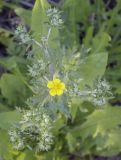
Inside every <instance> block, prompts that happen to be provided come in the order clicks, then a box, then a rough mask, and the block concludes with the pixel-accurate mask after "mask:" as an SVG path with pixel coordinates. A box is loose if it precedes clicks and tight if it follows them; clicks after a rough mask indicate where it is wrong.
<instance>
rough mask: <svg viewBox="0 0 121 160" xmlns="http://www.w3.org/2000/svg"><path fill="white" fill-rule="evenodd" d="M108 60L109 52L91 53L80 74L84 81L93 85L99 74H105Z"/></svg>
mask: <svg viewBox="0 0 121 160" xmlns="http://www.w3.org/2000/svg"><path fill="white" fill-rule="evenodd" d="M107 60H108V53H107V52H102V53H101V52H100V53H98V54H91V55H89V56H88V57H87V59H86V62H85V63H84V64H82V66H81V69H80V75H81V77H82V78H83V81H82V83H84V84H88V85H93V82H94V80H95V79H96V77H97V76H103V75H104V73H105V69H106V66H107Z"/></svg>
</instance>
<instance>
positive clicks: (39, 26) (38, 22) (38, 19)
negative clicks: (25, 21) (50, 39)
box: [31, 0, 49, 41]
mask: <svg viewBox="0 0 121 160" xmlns="http://www.w3.org/2000/svg"><path fill="white" fill-rule="evenodd" d="M48 7H49V4H48V2H47V1H46V0H36V2H35V5H34V8H33V10H32V23H31V29H32V31H33V32H34V35H35V39H36V40H38V41H40V36H41V35H40V34H42V35H43V34H44V33H47V28H46V27H45V23H46V22H47V16H46V9H47V8H48Z"/></svg>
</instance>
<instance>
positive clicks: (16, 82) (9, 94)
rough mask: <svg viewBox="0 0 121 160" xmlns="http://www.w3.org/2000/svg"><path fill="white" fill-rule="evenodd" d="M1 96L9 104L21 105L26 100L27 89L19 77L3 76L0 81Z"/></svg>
mask: <svg viewBox="0 0 121 160" xmlns="http://www.w3.org/2000/svg"><path fill="white" fill-rule="evenodd" d="M0 89H1V93H2V95H3V96H4V97H5V98H6V99H8V102H9V103H10V104H14V105H15V104H21V103H22V102H24V100H25V99H26V98H27V94H28V93H27V89H26V86H25V84H24V82H23V81H22V80H21V78H20V77H19V76H15V75H12V74H3V76H2V77H1V79H0Z"/></svg>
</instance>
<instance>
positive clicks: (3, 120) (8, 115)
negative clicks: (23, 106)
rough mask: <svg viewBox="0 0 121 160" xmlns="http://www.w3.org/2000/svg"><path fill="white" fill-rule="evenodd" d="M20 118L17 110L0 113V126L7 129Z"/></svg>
mask: <svg viewBox="0 0 121 160" xmlns="http://www.w3.org/2000/svg"><path fill="white" fill-rule="evenodd" d="M20 118H21V114H20V113H18V112H17V111H11V112H2V113H0V128H2V129H7V130H8V129H9V128H10V127H11V125H13V124H14V123H17V122H18V121H19V120H20Z"/></svg>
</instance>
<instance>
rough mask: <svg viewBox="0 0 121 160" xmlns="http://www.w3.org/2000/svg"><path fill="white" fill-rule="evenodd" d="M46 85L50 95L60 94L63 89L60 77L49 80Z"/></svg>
mask: <svg viewBox="0 0 121 160" xmlns="http://www.w3.org/2000/svg"><path fill="white" fill-rule="evenodd" d="M47 87H48V88H49V93H50V95H51V96H56V95H57V96H60V95H62V94H63V92H64V90H65V84H64V83H63V82H61V81H60V79H54V80H53V81H49V82H48V84H47Z"/></svg>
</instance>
